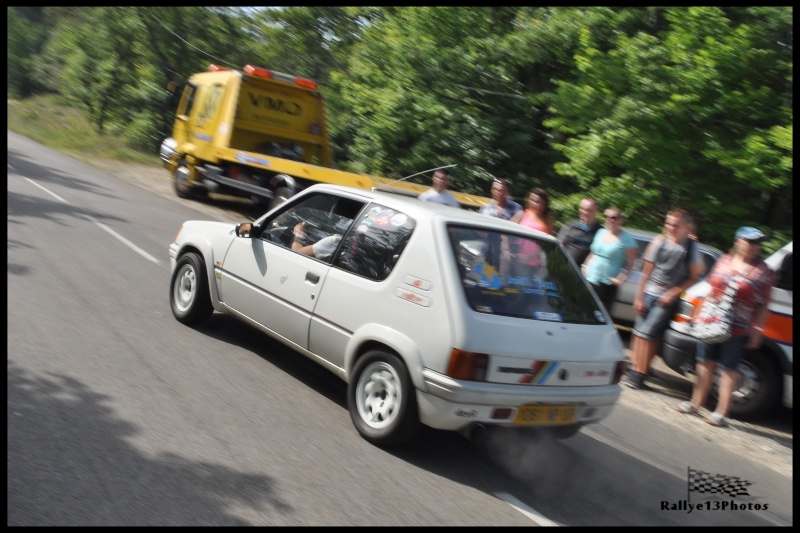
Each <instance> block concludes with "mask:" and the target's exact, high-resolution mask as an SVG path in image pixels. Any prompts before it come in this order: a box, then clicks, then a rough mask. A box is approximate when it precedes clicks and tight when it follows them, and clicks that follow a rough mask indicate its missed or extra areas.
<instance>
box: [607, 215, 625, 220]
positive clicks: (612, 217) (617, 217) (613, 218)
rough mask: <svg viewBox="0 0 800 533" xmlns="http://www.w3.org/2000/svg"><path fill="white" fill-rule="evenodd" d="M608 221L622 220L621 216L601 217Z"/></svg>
mask: <svg viewBox="0 0 800 533" xmlns="http://www.w3.org/2000/svg"><path fill="white" fill-rule="evenodd" d="M603 216H604V217H606V219H608V220H619V219H620V218H622V215H603Z"/></svg>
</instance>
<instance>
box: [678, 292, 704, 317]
mask: <svg viewBox="0 0 800 533" xmlns="http://www.w3.org/2000/svg"><path fill="white" fill-rule="evenodd" d="M701 303H703V299H702V298H692V299H685V298H682V299H681V301H680V303H679V304H678V311H677V312H676V313H675V316H674V317H673V320H674V321H675V322H688V321H689V319H690V318H692V314H694V310H695V309H696V308H697V307H699V306H700V304H701Z"/></svg>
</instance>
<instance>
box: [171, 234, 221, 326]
mask: <svg viewBox="0 0 800 533" xmlns="http://www.w3.org/2000/svg"><path fill="white" fill-rule="evenodd" d="M190 252H194V253H196V254H197V255H199V256H200V257H201V259H202V260H203V266H205V269H206V277H207V279H208V288H209V294H210V295H211V304H212V305H213V306H214V309H216V310H217V311H222V306H221V304H220V300H219V292H218V291H217V283H216V277H215V276H214V249H213V247H212V246H211V243H210V242H208V241H204V240H203V239H200V240H198V241H191V242H186V243H184V244H181V246H180V248H178V253H177V254H176V256H175V259H176V260H177V259H178V258H180V257H181V256H182V255H184V254H187V253H190Z"/></svg>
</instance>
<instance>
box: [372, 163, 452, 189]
mask: <svg viewBox="0 0 800 533" xmlns="http://www.w3.org/2000/svg"><path fill="white" fill-rule="evenodd" d="M457 166H458V165H445V166H443V167H434V168H429V169H428V170H423V171H420V172H417V173H416V174H411V175H410V176H406V177H405V178H400V179H399V180H394V181H391V182H389V183H387V184H386V185H382V186H379V187H373V188H372V189H373V190H375V189H379V188H380V187H390V186H391V185H392V184H394V183H399V182H401V181H405V180H407V179H408V178H413V177H414V176H419V175H420V174H425V173H426V172H430V171H434V172H435V171H437V170H441V169H443V168H451V167H457Z"/></svg>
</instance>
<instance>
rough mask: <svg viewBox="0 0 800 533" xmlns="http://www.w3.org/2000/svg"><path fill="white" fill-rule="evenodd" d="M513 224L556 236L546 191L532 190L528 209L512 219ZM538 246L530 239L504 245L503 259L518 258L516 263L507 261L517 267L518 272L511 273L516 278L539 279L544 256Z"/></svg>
mask: <svg viewBox="0 0 800 533" xmlns="http://www.w3.org/2000/svg"><path fill="white" fill-rule="evenodd" d="M511 222H517V223H518V224H521V225H523V226H525V227H528V228H533V229H536V230H539V231H542V232H544V233H547V234H549V235H553V234H554V230H553V227H554V217H553V213H552V212H551V211H550V199H549V196H548V194H547V191H545V190H544V189H538V188H537V189H532V190H531V191H530V192H529V193H528V199H527V207H526V208H525V209H523V210H521V211H517V214H516V215H514V216H513V217H511ZM540 252H541V249H540V247H539V245H538V244H536V243H535V242H533V241H532V240H530V239H524V240H522V241H521V242H519V243H517V244H516V245H515V244H512V243H511V242H508V240H507V241H505V243H504V245H503V257H504V258H506V259H510V258H511V257H513V256H514V255H516V256H517V258H516V260H515V261H507V262H509V263H511V264H513V265H516V269H517V270H518V271H516V272H509V274H511V275H514V276H517V275H519V276H524V277H526V278H528V279H529V280H533V279H537V278H539V269H540V267H541V261H542V257H541V256H542V254H541V253H540Z"/></svg>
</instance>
